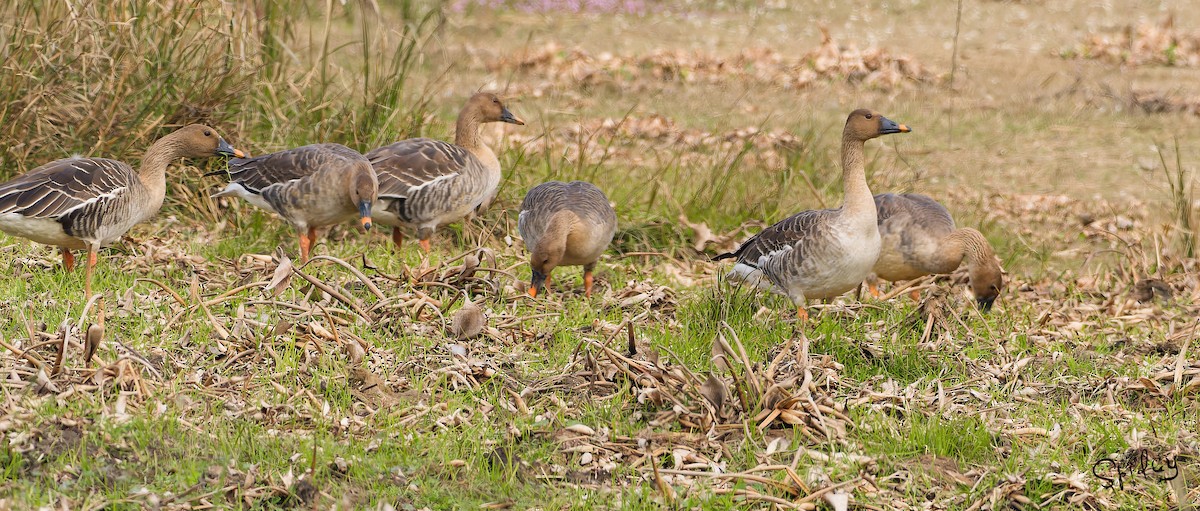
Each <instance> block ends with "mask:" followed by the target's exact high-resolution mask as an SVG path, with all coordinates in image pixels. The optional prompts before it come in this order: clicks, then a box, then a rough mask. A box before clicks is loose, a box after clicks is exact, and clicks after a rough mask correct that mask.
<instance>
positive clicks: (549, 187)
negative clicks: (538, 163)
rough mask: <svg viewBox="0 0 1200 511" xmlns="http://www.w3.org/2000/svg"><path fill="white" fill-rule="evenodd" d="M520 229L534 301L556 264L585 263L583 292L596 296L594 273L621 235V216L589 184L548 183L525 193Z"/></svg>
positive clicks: (597, 190) (518, 219)
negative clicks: (601, 259)
mask: <svg viewBox="0 0 1200 511" xmlns="http://www.w3.org/2000/svg"><path fill="white" fill-rule="evenodd" d="M517 231H519V232H520V233H521V238H522V239H524V240H525V249H526V250H528V251H529V266H530V268H532V270H533V279H532V280H531V282H530V285H529V296H533V297H536V296H537V294H538V291H540V290H541V289H542V288H543V287H544V285H545V283H546V280H547V279H548V278H549V277H550V272H551V271H554V268H556V267H558V266H568V265H582V266H583V290H584V294H585V295H587V296H588V297H591V296H592V269H593V268H595V267H596V261H597V260H599V259H600V254H603V253H604V249H605V248H607V247H608V244H609V243H612V239H613V234H615V233H616V232H617V212H616V211H614V210H613V208H612V206H611V205H609V203H608V197H605V196H604V192H602V191H600V189H599V188H596V186H595V185H593V184H591V183H585V182H583V181H572V182H570V183H563V182H561V181H550V182H548V183H542V184H540V185H537V186H535V187H533V189H532V190H529V193H526V194H525V200H523V201H521V214H520V215H519V216H518V217H517Z"/></svg>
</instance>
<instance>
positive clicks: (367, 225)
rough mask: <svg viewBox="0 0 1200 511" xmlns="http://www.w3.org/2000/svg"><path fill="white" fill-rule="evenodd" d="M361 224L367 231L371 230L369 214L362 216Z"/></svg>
mask: <svg viewBox="0 0 1200 511" xmlns="http://www.w3.org/2000/svg"><path fill="white" fill-rule="evenodd" d="M362 226H363V229H366V230H368V231H369V230H371V217H369V216H364V217H362Z"/></svg>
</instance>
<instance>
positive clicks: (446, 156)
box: [367, 92, 525, 252]
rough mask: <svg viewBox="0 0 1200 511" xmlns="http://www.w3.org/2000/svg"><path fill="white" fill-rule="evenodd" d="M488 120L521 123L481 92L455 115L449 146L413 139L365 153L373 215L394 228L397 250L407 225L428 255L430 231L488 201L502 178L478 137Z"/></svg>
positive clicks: (423, 139)
mask: <svg viewBox="0 0 1200 511" xmlns="http://www.w3.org/2000/svg"><path fill="white" fill-rule="evenodd" d="M488 122H506V123H510V124H518V125H523V124H525V121H522V120H521V119H519V118H517V116H515V115H513V114H512V112H509V111H508V108H506V107H505V106H504V103H503V102H501V101H500V98H499V97H497V96H496V95H495V94H492V93H489V92H481V93H478V94H475V95H474V96H471V99H469V100H467V104H466V106H464V107H463V109H462V111H460V112H459V114H458V123H457V124H456V125H455V129H454V143H453V144H449V143H446V142H442V141H440V140H433V139H429V138H413V139H408V140H401V141H399V142H396V143H393V144H391V145H386V146H383V147H380V148H378V149H375V150H373V151H371V152H369V153H367V158H368V159H369V160H371V165H372V166H373V167H375V172H376V173H377V174H378V175H379V202H377V203H376V204H375V207H374V209H373V210H372V211H373V213H372V214H373V215H374V216H375V219H376V221H378V222H379V223H381V224H384V225H390V226H392V227H393V229H392V240H393V241H394V242H395V243H396V246H397V247H399V246H400V243H401V242H402V241H403V234H402V233H401V231H400V228H401V227H411V228H414V229H416V230H417V237H418V238H419V239H420V240H421V248H423V249H424V250H425V251H426V252H429V239H430V238H431V237H432V236H433V231H434V229H437V227H438V226H439V225H444V224H447V223H450V222H454V221H456V220H458V219H460V218H463V217H465V216H467V215H468V214H470V213H472V212H474V211H475V210H476V209H478V208H479V207H480V206H481V205H486V204H487V203H489V202H491V200H492V198H493V197H494V196H495V195H496V187H497V186H499V185H500V177H501V174H500V160H498V159H497V158H496V155H495V153H493V152H492V150H491V149H489V148H488V146H486V145H484V143H483V140H482V139H481V138H480V136H479V128H480V125H481V124H483V123H488Z"/></svg>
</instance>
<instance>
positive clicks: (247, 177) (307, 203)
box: [210, 144, 379, 262]
mask: <svg viewBox="0 0 1200 511" xmlns="http://www.w3.org/2000/svg"><path fill="white" fill-rule="evenodd" d="M228 172H229V184H228V185H227V186H226V187H225V189H223V190H221V191H220V192H218V193H216V194H213V197H225V196H237V197H241V198H243V199H245V200H246V201H247V202H249V203H251V204H254V205H255V206H258V207H260V208H263V209H266V210H268V211H272V212H274V213H275V214H278V215H279V216H280V217H283V219H284V220H286V221H287V222H288V223H290V224H292V227H294V228H295V229H296V233H297V235H298V236H299V238H300V261H301V262H305V261H308V255H309V252H310V250H311V249H312V246H313V245H314V244H316V242H317V229H318V228H321V227H327V226H330V225H336V224H339V223H342V222H345V221H348V220H355V219H357V220H358V221H359V223H360V224H361V225H362V227H363V228H364V229H368V230H369V229H370V228H371V205H372V204H374V202H375V199H376V196H377V194H378V191H379V183H378V181H376V179H375V171H374V170H373V169H372V168H371V164H370V162H368V161H367V159H366V158H365V157H364V156H363V155H362V154H360V153H359V152H358V151H355V150H353V149H350V148H349V147H346V146H344V145H341V144H312V145H306V146H301V147H297V148H294V149H287V150H284V151H279V152H275V153H270V154H264V155H262V156H255V157H253V158H238V159H233V160H230V162H229V171H228ZM210 175H211V174H210Z"/></svg>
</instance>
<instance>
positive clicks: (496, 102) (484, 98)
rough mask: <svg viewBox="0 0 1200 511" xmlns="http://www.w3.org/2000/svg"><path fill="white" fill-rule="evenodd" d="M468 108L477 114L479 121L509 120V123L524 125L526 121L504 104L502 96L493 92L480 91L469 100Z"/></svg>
mask: <svg viewBox="0 0 1200 511" xmlns="http://www.w3.org/2000/svg"><path fill="white" fill-rule="evenodd" d="M466 108H467V109H469V110H471V111H472V112H474V114H475V118H476V119H477V120H478V121H479V122H507V123H509V124H516V125H524V124H525V121H523V120H521V118H519V117H517V116H515V115H513V113H512V112H509V111H508V108H507V107H505V106H504V102H503V101H500V97H499V96H497V95H495V94H492V93H491V92H480V93H478V94H476V95H474V96H471V99H470V100H468V101H467V106H466Z"/></svg>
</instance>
